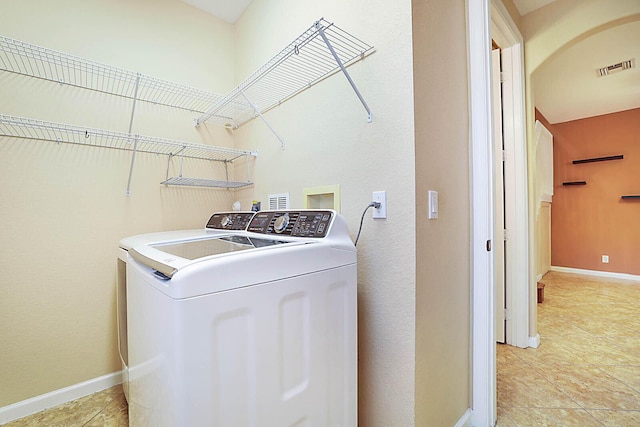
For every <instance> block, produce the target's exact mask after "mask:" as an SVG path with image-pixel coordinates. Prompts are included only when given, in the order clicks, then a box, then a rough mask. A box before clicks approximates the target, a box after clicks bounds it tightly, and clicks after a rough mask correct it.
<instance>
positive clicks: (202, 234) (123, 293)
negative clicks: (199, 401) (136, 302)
mask: <svg viewBox="0 0 640 427" xmlns="http://www.w3.org/2000/svg"><path fill="white" fill-rule="evenodd" d="M254 214H255V212H216V213H214V214H212V215H211V217H210V218H209V221H207V224H206V225H205V227H204V228H199V229H195V230H178V231H162V232H158V233H147V234H139V235H136V236H131V237H126V238H124V239H122V240H121V241H120V244H119V247H118V261H117V275H116V306H117V312H118V315H117V321H118V352H119V353H120V361H121V363H122V387H123V390H124V394H125V397H126V398H127V400H129V369H128V367H129V362H128V345H127V280H126V273H127V254H128V253H129V250H130V249H131V248H133V247H134V246H139V245H145V244H150V243H158V242H168V241H176V240H195V239H202V238H207V237H211V236H214V235H219V234H229V233H235V232H238V231H244V230H245V229H246V228H247V226H248V225H249V222H250V221H251V218H253V215H254Z"/></svg>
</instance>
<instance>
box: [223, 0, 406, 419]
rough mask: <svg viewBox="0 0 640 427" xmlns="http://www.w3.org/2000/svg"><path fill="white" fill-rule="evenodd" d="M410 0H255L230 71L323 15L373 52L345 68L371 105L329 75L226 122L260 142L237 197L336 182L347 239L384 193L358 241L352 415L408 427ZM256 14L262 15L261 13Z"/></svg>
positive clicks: (296, 203)
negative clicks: (374, 196) (383, 211)
mask: <svg viewBox="0 0 640 427" xmlns="http://www.w3.org/2000/svg"><path fill="white" fill-rule="evenodd" d="M410 7H411V5H410V3H409V2H408V1H406V0H405V1H400V2H396V3H394V5H393V7H389V4H388V3H387V2H384V1H373V2H372V1H366V0H356V1H349V2H344V1H341V0H327V1H323V2H312V1H302V2H301V1H296V0H286V1H285V0H254V2H253V3H252V4H251V6H250V7H249V9H247V11H246V12H245V14H244V15H243V16H242V17H241V19H240V20H239V21H238V23H237V25H236V37H237V44H238V46H239V49H238V56H237V60H236V63H237V75H238V78H241V77H244V76H247V75H248V74H249V73H251V72H252V71H254V69H256V68H258V66H260V65H261V63H262V62H264V61H265V60H267V59H268V58H269V56H271V55H274V54H275V53H277V52H278V51H279V50H280V49H282V48H283V47H284V46H285V45H286V44H288V43H289V42H291V41H293V39H294V38H295V37H296V36H297V35H298V34H300V33H302V31H304V30H306V29H307V28H308V27H309V26H311V24H312V23H313V22H314V21H315V20H317V19H318V18H320V17H324V18H325V19H327V20H329V21H332V22H335V24H336V25H338V26H339V27H341V28H342V29H344V30H347V31H349V32H350V33H352V34H354V35H355V36H357V37H358V38H360V39H362V40H364V41H365V42H367V43H369V44H372V45H374V46H375V48H376V52H375V53H374V54H372V55H370V56H368V57H367V58H366V59H365V60H364V61H361V62H358V63H356V64H355V65H353V66H351V67H350V68H349V73H350V74H351V76H352V77H353V80H354V81H355V83H356V85H357V86H358V88H359V89H360V91H361V92H362V95H363V96H364V98H365V99H366V101H367V103H368V104H369V105H370V107H371V109H372V111H373V122H372V123H367V121H366V112H365V110H364V108H363V107H362V106H361V104H360V102H359V101H358V98H357V97H356V95H355V93H354V92H353V91H352V89H351V88H350V86H349V85H348V83H347V81H346V79H345V78H344V77H343V76H342V75H340V74H337V75H335V76H333V77H331V78H329V79H327V80H325V81H323V82H322V83H320V84H318V85H316V86H314V87H312V88H311V89H310V90H307V91H306V92H304V93H302V94H301V95H299V96H297V97H295V98H293V99H291V100H290V101H288V102H286V103H284V104H283V105H282V106H280V107H278V108H276V109H274V110H272V111H270V112H269V113H268V114H267V119H268V120H269V122H270V123H271V125H272V126H273V127H274V128H275V129H276V130H277V132H278V133H279V134H280V136H281V137H282V138H283V139H284V140H285V142H286V144H287V146H286V150H284V151H282V150H281V149H280V144H279V142H278V141H277V140H276V138H275V137H274V136H273V135H272V134H271V133H270V132H269V130H268V129H267V127H266V126H265V125H264V123H262V122H261V121H260V120H255V121H253V122H251V123H249V124H247V125H245V126H243V127H242V128H240V129H239V130H238V131H236V132H235V137H236V142H237V144H238V147H239V148H248V149H252V150H253V149H258V150H259V151H260V157H259V158H258V161H257V162H256V166H255V172H254V173H255V182H256V184H255V186H254V187H253V188H252V189H250V190H246V191H241V192H239V193H238V195H239V197H240V200H241V201H242V203H243V204H245V203H249V202H250V201H251V200H252V199H257V200H262V202H263V203H265V201H266V197H267V195H268V194H270V193H280V192H289V193H290V194H291V205H292V206H293V207H300V206H301V205H302V190H303V188H307V187H316V186H322V185H334V184H339V185H340V189H341V203H342V205H341V212H342V214H343V215H344V216H345V218H346V219H347V221H348V224H349V230H350V232H351V235H352V237H353V238H355V235H356V232H357V230H358V225H359V221H360V216H361V214H362V211H363V210H364V209H365V208H366V206H367V205H368V204H369V202H370V201H371V193H372V192H373V191H378V190H386V192H387V203H388V207H387V215H388V218H387V219H386V220H376V221H373V220H372V219H371V213H370V212H368V213H367V215H366V217H365V220H364V226H363V231H362V234H361V236H360V241H359V243H358V303H359V308H358V321H359V324H358V327H359V339H358V347H359V348H358V352H359V359H358V363H359V372H358V374H359V391H358V394H359V401H358V403H359V408H358V409H359V422H360V425H363V426H390V425H403V426H404V425H406V426H408V425H413V420H414V381H415V371H414V369H415V368H414V366H415V357H414V354H415V243H414V230H415V221H414V218H415V209H414V206H415V196H414V194H415V192H414V143H413V87H412V68H411V9H410ZM265 17H269V18H268V19H266V18H265Z"/></svg>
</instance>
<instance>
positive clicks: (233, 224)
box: [207, 212, 255, 231]
mask: <svg viewBox="0 0 640 427" xmlns="http://www.w3.org/2000/svg"><path fill="white" fill-rule="evenodd" d="M254 214H255V212H216V213H214V214H213V215H211V218H209V222H208V223H207V228H213V229H216V230H235V231H238V230H246V229H247V225H249V222H251V218H253V215H254Z"/></svg>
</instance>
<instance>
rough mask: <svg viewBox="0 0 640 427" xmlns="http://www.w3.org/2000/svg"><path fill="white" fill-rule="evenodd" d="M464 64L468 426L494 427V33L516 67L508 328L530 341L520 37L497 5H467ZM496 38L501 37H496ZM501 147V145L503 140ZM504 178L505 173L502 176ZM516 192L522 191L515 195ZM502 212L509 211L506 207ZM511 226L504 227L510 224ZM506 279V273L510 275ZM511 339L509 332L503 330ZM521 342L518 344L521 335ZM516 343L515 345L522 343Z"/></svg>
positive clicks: (480, 1) (495, 1)
mask: <svg viewBox="0 0 640 427" xmlns="http://www.w3.org/2000/svg"><path fill="white" fill-rule="evenodd" d="M466 9H467V38H468V39H467V40H468V60H469V111H470V123H469V126H470V156H471V159H470V163H471V174H470V178H471V209H472V215H471V230H472V231H471V233H472V234H471V298H472V301H471V307H472V316H471V321H472V325H471V333H472V336H471V342H472V354H471V382H472V384H471V408H472V415H471V420H470V421H471V424H472V425H476V426H492V425H494V424H495V421H496V418H497V414H496V353H495V347H496V344H495V329H494V326H495V325H494V322H495V319H494V310H495V305H494V287H493V286H494V283H493V252H490V251H488V250H487V246H486V245H487V242H488V241H490V240H491V239H492V236H493V211H492V209H493V191H494V190H493V176H492V175H493V169H494V168H493V157H492V155H493V150H492V147H491V145H492V133H493V120H492V115H491V106H492V101H491V73H490V69H491V36H492V35H493V37H494V38H498V37H503V38H504V39H503V41H504V40H506V41H507V43H504V42H503V45H504V46H505V47H507V46H509V48H511V49H512V53H513V58H512V59H511V61H510V63H511V64H512V66H513V69H514V70H515V73H514V77H513V79H512V81H513V89H514V90H513V94H512V96H513V99H514V103H513V114H512V115H510V116H512V117H513V120H510V124H509V125H507V124H505V126H506V127H509V126H510V127H511V128H510V130H509V134H510V135H512V136H513V138H514V139H513V141H514V143H515V146H514V162H513V164H514V171H513V173H514V176H511V175H509V176H510V178H509V179H511V178H513V179H514V180H513V182H514V185H515V190H511V191H515V193H516V194H511V198H510V200H511V202H507V203H508V204H510V205H511V204H512V205H513V208H514V209H515V216H514V217H513V220H514V221H515V228H514V229H513V230H510V234H511V240H512V241H513V242H514V244H512V245H509V246H511V247H512V248H513V249H512V250H510V252H511V251H512V252H514V256H515V257H516V258H512V259H513V262H514V263H515V264H514V267H513V268H512V269H511V270H512V271H513V275H514V278H508V279H507V280H509V281H510V282H511V283H510V286H511V287H512V288H513V290H512V292H511V294H512V296H513V298H514V301H511V300H510V298H508V303H509V302H511V303H512V304H513V303H515V304H516V305H515V306H512V307H511V311H512V312H511V315H510V317H511V322H512V327H511V329H512V330H513V331H514V332H516V333H517V335H516V341H514V343H516V344H522V345H521V346H523V347H527V346H528V344H529V343H530V340H529V309H528V307H529V292H528V290H529V243H528V242H529V224H528V199H527V197H528V196H527V194H528V185H527V182H528V181H527V163H526V159H527V156H526V153H527V150H526V132H525V130H526V120H525V114H524V112H525V109H524V58H523V50H522V45H523V38H522V35H521V34H520V32H519V31H518V29H517V27H516V26H515V24H514V23H513V20H512V19H511V17H510V15H509V13H508V12H507V10H506V8H505V7H504V5H503V4H502V2H501V1H500V0H466ZM496 41H498V39H497V40H496ZM505 142H506V141H505ZM507 173H508V172H507ZM518 193H519V194H518ZM506 209H507V210H508V209H510V207H509V206H507V207H506ZM507 227H509V224H507ZM507 274H509V273H507ZM507 334H509V332H507ZM523 336H524V337H525V338H526V342H524V341H525V339H523V338H522V337H523ZM519 346H520V345H519Z"/></svg>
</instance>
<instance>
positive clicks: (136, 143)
mask: <svg viewBox="0 0 640 427" xmlns="http://www.w3.org/2000/svg"><path fill="white" fill-rule="evenodd" d="M138 138H139V136H138V135H136V136H135V138H134V139H133V153H131V166H129V180H128V181H127V193H126V194H127V196H130V195H131V177H132V176H133V165H134V163H135V162H136V153H137V152H138Z"/></svg>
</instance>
